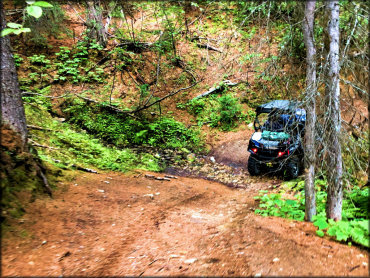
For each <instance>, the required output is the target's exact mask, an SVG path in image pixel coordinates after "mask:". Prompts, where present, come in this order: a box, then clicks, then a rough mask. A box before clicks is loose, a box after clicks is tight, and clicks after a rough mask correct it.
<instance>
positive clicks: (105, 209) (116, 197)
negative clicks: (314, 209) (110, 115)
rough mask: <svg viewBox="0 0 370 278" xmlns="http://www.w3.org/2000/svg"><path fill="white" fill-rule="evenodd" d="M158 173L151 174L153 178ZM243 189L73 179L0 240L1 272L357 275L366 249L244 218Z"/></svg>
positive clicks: (254, 185) (283, 223)
mask: <svg viewBox="0 0 370 278" xmlns="http://www.w3.org/2000/svg"><path fill="white" fill-rule="evenodd" d="M155 175H157V176H159V174H155ZM269 187H270V182H269V180H267V179H264V178H260V179H255V180H253V182H251V184H250V185H249V186H248V187H247V188H245V189H242V188H239V189H232V188H229V187H226V186H224V185H222V184H220V183H217V182H211V181H206V180H203V179H192V178H184V177H179V178H177V179H174V178H173V179H171V181H166V180H163V181H159V180H154V179H148V178H146V177H145V173H137V174H135V175H124V174H119V173H102V174H86V173H81V174H79V175H78V176H77V178H76V179H75V180H74V181H71V182H63V183H60V184H59V188H60V189H59V190H57V191H56V192H55V194H54V199H52V200H51V199H49V198H46V197H45V198H44V199H38V200H36V201H35V202H34V203H32V204H30V205H29V206H28V208H27V209H26V211H27V213H26V214H25V215H24V217H23V218H22V219H19V221H18V222H17V223H16V222H14V223H12V224H13V225H12V228H11V229H12V230H11V231H8V232H7V233H6V234H5V236H4V237H3V239H2V243H3V244H2V274H3V275H4V276H15V275H19V276H29V275H36V276H59V275H64V276H66V275H83V276H104V275H109V276H113V275H116V276H124V275H134V276H139V275H144V276H145V275H160V276H167V275H235V276H247V275H257V274H261V275H279V276H285V275H294V276H297V275H310V276H312V275H337V276H344V275H356V276H359V275H363V276H366V275H368V274H369V269H368V265H367V262H368V253H367V252H366V251H365V250H361V249H359V248H357V247H354V246H352V247H349V246H346V245H343V244H339V243H338V242H334V241H331V240H329V239H326V238H324V239H322V238H319V237H317V236H316V235H315V230H314V228H313V226H312V225H311V224H307V223H302V222H296V221H290V220H284V219H279V218H272V217H268V218H266V217H261V216H257V215H255V214H254V212H253V209H254V208H256V206H257V204H256V202H255V201H254V199H253V196H254V195H256V194H257V193H258V190H260V189H266V188H269Z"/></svg>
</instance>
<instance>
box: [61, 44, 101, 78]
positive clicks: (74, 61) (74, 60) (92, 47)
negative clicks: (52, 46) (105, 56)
mask: <svg viewBox="0 0 370 278" xmlns="http://www.w3.org/2000/svg"><path fill="white" fill-rule="evenodd" d="M100 50H101V47H100V46H99V45H98V44H96V43H95V42H89V41H88V40H87V39H85V40H83V41H80V42H78V43H77V44H76V47H75V48H74V49H73V50H71V49H70V48H68V47H60V51H59V52H58V53H56V54H55V55H56V56H57V62H56V63H55V65H54V66H55V68H56V70H57V74H56V75H55V76H54V80H56V81H60V82H64V81H70V82H71V83H79V82H97V83H103V82H104V77H105V74H104V70H103V69H102V68H100V67H92V66H91V65H90V67H89V64H88V62H89V59H91V58H93V57H94V56H95V55H96V54H97V53H96V51H98V52H99V51H100Z"/></svg>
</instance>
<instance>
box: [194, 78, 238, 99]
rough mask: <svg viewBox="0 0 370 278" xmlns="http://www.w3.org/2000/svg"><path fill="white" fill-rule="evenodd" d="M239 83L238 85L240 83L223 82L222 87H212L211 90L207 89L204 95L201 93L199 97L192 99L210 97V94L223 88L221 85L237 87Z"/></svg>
mask: <svg viewBox="0 0 370 278" xmlns="http://www.w3.org/2000/svg"><path fill="white" fill-rule="evenodd" d="M239 83H240V82H238V83H233V82H231V81H230V80H225V81H223V84H222V85H218V86H216V87H212V88H211V89H209V90H208V91H207V92H204V93H202V94H200V95H198V96H196V97H195V98H193V99H198V98H202V97H205V96H208V95H210V94H212V93H215V92H217V91H219V90H220V89H221V88H222V87H223V85H226V86H236V85H238V84H239Z"/></svg>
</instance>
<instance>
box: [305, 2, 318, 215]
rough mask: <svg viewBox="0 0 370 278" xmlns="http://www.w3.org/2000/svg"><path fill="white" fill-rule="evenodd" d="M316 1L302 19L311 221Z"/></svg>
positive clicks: (308, 212) (313, 206)
mask: <svg viewBox="0 0 370 278" xmlns="http://www.w3.org/2000/svg"><path fill="white" fill-rule="evenodd" d="M315 5H316V1H307V2H306V8H305V12H304V19H303V36H304V43H305V46H306V53H307V74H306V86H307V88H306V111H307V120H306V127H305V129H306V131H305V141H304V144H305V146H304V149H305V168H306V171H305V200H306V202H305V204H306V208H305V219H306V221H310V222H311V221H312V216H314V215H316V199H315V164H316V148H315V124H316V100H315V97H316V89H317V88H316V47H315V41H314V33H313V31H314V19H315Z"/></svg>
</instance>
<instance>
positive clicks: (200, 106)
mask: <svg viewBox="0 0 370 278" xmlns="http://www.w3.org/2000/svg"><path fill="white" fill-rule="evenodd" d="M187 106H188V111H189V113H190V114H192V115H194V116H196V115H199V114H200V113H201V112H202V111H203V110H204V107H205V106H206V102H205V101H204V99H202V98H196V99H192V100H191V101H189V102H188V104H187Z"/></svg>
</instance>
